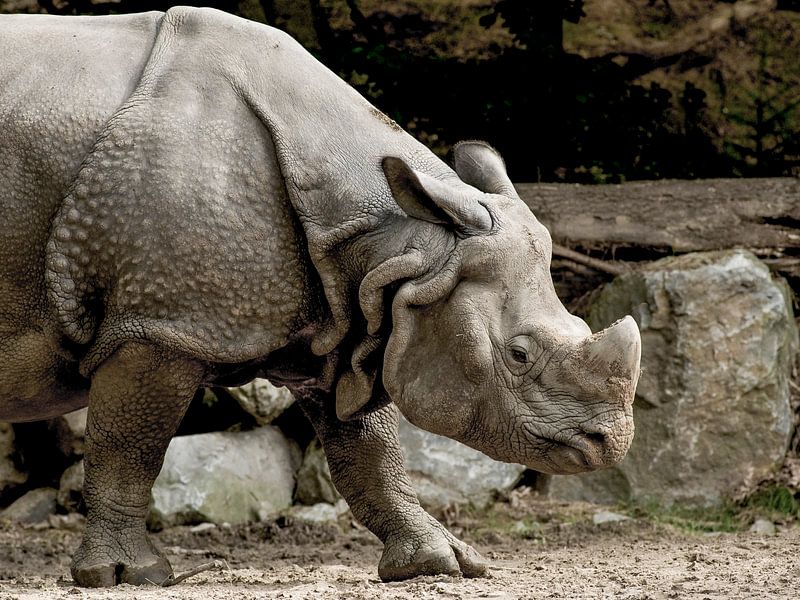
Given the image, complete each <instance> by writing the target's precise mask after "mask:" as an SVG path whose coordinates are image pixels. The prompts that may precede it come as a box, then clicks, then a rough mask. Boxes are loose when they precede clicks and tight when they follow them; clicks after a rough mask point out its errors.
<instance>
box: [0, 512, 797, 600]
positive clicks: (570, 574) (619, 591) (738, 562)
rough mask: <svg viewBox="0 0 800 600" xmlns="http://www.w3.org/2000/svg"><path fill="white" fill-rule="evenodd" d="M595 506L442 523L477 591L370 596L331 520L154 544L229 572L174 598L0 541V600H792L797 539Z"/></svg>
mask: <svg viewBox="0 0 800 600" xmlns="http://www.w3.org/2000/svg"><path fill="white" fill-rule="evenodd" d="M597 510H598V509H597V507H591V506H589V505H585V504H563V503H553V502H543V501H539V500H535V501H527V502H525V503H523V504H522V505H520V504H517V505H515V506H510V505H507V504H506V505H502V506H501V507H500V508H499V509H495V510H494V511H492V512H491V513H490V514H488V515H481V516H475V515H463V514H461V515H449V517H450V518H449V519H447V520H448V521H449V522H450V527H451V529H453V531H454V532H456V533H457V534H459V535H460V536H462V537H463V538H464V539H465V540H467V541H469V542H471V543H473V544H474V545H475V546H476V547H477V548H478V550H480V551H481V552H482V553H483V554H484V555H485V556H486V557H487V558H489V559H490V560H491V561H492V572H491V576H490V577H488V578H484V579H473V580H468V579H459V578H452V577H423V578H417V579H414V580H411V581H407V582H402V583H392V584H383V583H381V582H380V581H379V580H378V578H377V574H376V570H377V569H376V566H377V561H378V559H379V557H380V551H381V546H380V543H379V542H378V541H377V540H376V539H375V538H374V537H373V536H372V535H371V534H370V533H368V532H367V531H365V530H364V529H363V528H361V527H358V526H356V525H354V524H353V523H352V521H349V520H348V519H345V520H343V521H342V523H341V524H340V526H339V527H337V526H334V525H325V526H312V525H307V524H303V523H298V522H292V521H291V520H290V519H279V520H277V521H275V522H272V523H268V524H258V525H250V526H243V527H235V528H230V529H227V528H215V529H212V530H210V531H206V532H202V533H192V532H191V531H190V530H189V528H186V527H181V528H173V529H168V530H165V531H162V532H160V533H158V534H156V539H157V542H158V543H159V544H160V546H161V548H163V549H164V550H165V552H166V554H167V556H168V557H169V559H170V560H171V561H172V564H173V565H174V567H175V570H176V572H181V571H185V570H188V569H190V568H192V567H194V566H196V565H198V564H200V563H205V562H208V561H210V560H213V559H221V560H224V561H226V562H227V564H228V566H229V569H227V570H221V571H213V572H206V573H203V574H200V575H198V576H196V577H194V578H192V579H190V580H188V581H186V582H184V583H182V584H180V585H178V586H175V587H172V588H168V589H160V588H134V587H130V586H120V587H118V588H114V589H110V590H86V589H80V588H76V587H74V585H73V584H72V581H71V578H70V577H69V561H70V554H71V552H72V550H73V549H74V548H75V547H76V546H77V544H78V541H79V536H80V533H79V532H72V531H64V530H59V529H46V530H40V531H37V530H33V529H22V528H20V527H16V526H9V525H5V526H3V527H2V528H0V548H2V552H0V600H16V599H22V598H25V599H28V598H55V599H59V598H61V599H71V598H87V599H95V598H96V599H101V598H102V599H103V600H105V599H109V600H116V599H124V600H130V599H139V598H142V599H147V598H167V599H178V600H204V599H207V598H220V599H223V600H225V599H231V600H233V599H235V600H246V599H250V598H253V599H255V598H292V599H294V598H296V599H301V598H302V599H323V598H324V599H329V598H348V599H351V600H361V599H364V600H366V599H372V598H389V599H412V598H413V599H428V598H628V599H636V598H642V599H644V598H650V599H660V598H710V599H723V598H724V599H730V598H795V597H796V593H797V583H798V581H800V552H798V548H800V528H798V527H796V526H785V527H779V528H778V532H777V534H776V535H774V536H758V535H755V534H751V533H718V532H712V533H710V534H693V533H688V532H685V531H682V530H678V529H676V528H674V527H671V526H668V525H664V524H659V523H654V522H652V521H650V520H648V519H632V520H629V521H623V522H620V523H608V524H605V525H594V524H593V523H592V518H591V517H592V514H593V513H594V512H596V511H597Z"/></svg>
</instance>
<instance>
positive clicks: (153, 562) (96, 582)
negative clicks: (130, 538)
mask: <svg viewBox="0 0 800 600" xmlns="http://www.w3.org/2000/svg"><path fill="white" fill-rule="evenodd" d="M87 546H88V547H87ZM112 548H113V546H111V547H109V546H105V545H103V546H101V545H99V544H97V543H96V542H95V543H94V544H91V546H89V545H87V543H86V540H84V542H83V543H82V544H81V547H80V548H78V551H77V552H76V553H75V557H74V558H73V561H72V568H71V570H72V577H73V578H74V579H75V582H76V583H77V584H78V585H80V586H83V587H111V586H114V585H118V584H120V583H129V584H131V585H144V584H151V585H162V584H163V583H164V582H165V581H167V580H168V579H170V578H171V577H172V567H171V566H170V564H169V561H168V560H167V559H166V558H164V557H163V556H162V555H161V553H160V552H158V550H156V548H155V547H154V546H153V545H152V543H151V542H150V541H149V540H145V541H144V542H143V543H142V544H140V545H139V546H138V547H137V548H135V549H134V551H133V552H130V551H124V550H122V549H121V548H120V549H118V551H113V550H112ZM131 556H135V558H133V559H132V558H131Z"/></svg>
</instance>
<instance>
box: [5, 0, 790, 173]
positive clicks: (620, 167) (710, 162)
mask: <svg viewBox="0 0 800 600" xmlns="http://www.w3.org/2000/svg"><path fill="white" fill-rule="evenodd" d="M176 4H183V3H182V2H170V1H163V0H116V1H115V0H111V1H104V0H39V1H38V2H34V1H31V0H0V10H1V11H5V12H16V11H28V12H49V13H57V14H104V13H122V12H133V11H142V10H166V9H167V8H169V7H170V6H173V5H176ZM196 4H199V5H205V6H213V7H216V8H220V9H222V10H226V11H229V12H233V13H237V14H240V15H242V16H245V17H247V18H251V19H255V20H259V21H263V22H266V23H269V24H272V25H275V26H278V27H281V28H283V29H286V30H288V31H289V32H290V33H292V34H293V35H294V36H295V37H297V38H298V39H299V40H300V41H301V42H302V43H303V44H304V45H306V47H308V48H309V49H310V50H311V51H312V52H314V53H315V54H316V55H317V57H318V58H319V59H320V60H322V62H324V63H325V64H326V65H328V66H329V67H330V68H331V69H333V70H335V71H336V72H338V73H339V74H340V75H341V76H342V77H344V78H345V79H346V80H348V81H349V82H350V83H351V84H353V85H354V86H355V87H356V88H358V89H359V90H360V91H361V92H362V93H363V94H364V95H366V96H367V97H369V99H370V100H371V101H372V102H373V103H374V104H376V105H377V106H378V107H379V108H381V109H382V110H383V111H384V112H386V113H388V114H389V115H390V116H391V117H392V118H394V119H395V120H396V121H397V122H398V123H400V124H402V125H403V126H404V127H405V128H406V129H408V130H409V131H410V132H411V133H413V134H414V135H416V136H417V137H419V138H420V139H421V140H422V141H423V142H425V143H426V144H428V145H429V146H431V147H432V148H433V149H434V150H435V151H436V152H438V153H440V154H446V152H447V150H448V149H449V147H450V146H451V145H452V144H453V143H454V142H456V141H458V140H459V139H465V138H481V139H485V140H488V141H490V142H491V143H493V144H494V145H495V146H497V147H498V148H499V149H500V150H501V151H502V153H503V154H504V156H505V157H506V160H507V162H508V163H509V168H510V170H511V172H512V175H513V177H514V179H515V180H517V181H578V182H616V181H623V180H631V179H653V178H662V177H670V178H695V177H726V176H781V175H796V174H798V172H800V136H798V133H800V109H798V106H800V13H798V11H800V3H798V2H797V1H795V0H764V1H757V0H743V1H740V2H731V1H727V2H714V1H709V0H705V1H701V0H605V1H603V0H594V1H591V0H585V1H584V0H547V1H529V0H494V1H488V0H462V1H457V0H416V1H412V0H407V1H401V0H392V1H388V2H376V1H374V0H294V1H292V0H260V1H259V0H244V1H235V0H216V1H206V2H196Z"/></svg>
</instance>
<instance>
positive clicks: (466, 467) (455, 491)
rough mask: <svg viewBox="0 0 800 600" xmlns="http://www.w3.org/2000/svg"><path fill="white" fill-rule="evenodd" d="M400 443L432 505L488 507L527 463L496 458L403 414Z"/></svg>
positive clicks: (413, 475) (415, 479) (414, 479)
mask: <svg viewBox="0 0 800 600" xmlns="http://www.w3.org/2000/svg"><path fill="white" fill-rule="evenodd" d="M400 443H401V445H402V446H403V451H404V453H405V458H406V470H407V471H408V474H409V475H410V476H411V480H412V482H413V483H414V487H415V488H416V490H417V495H418V496H419V499H420V501H421V502H422V503H423V504H424V505H425V506H428V507H430V508H434V509H442V508H445V507H447V506H449V505H452V504H472V505H473V506H476V507H478V508H484V507H486V506H487V505H488V504H489V503H490V502H491V501H492V500H493V499H494V497H495V495H497V494H498V493H505V492H508V491H510V490H511V489H512V488H513V487H514V486H515V485H516V483H517V482H518V481H519V479H520V477H521V476H522V473H523V471H524V470H525V467H523V466H522V465H515V464H508V463H501V462H497V461H496V460H492V459H491V458H489V457H488V456H486V455H485V454H482V453H481V452H478V451H477V450H473V449H472V448H469V447H467V446H464V445H463V444H460V443H459V442H456V441H454V440H451V439H448V438H445V437H442V436H439V435H436V434H433V433H429V432H427V431H423V430H422V429H419V428H417V427H414V426H413V425H412V424H411V423H409V422H408V421H406V420H405V419H404V418H403V417H400Z"/></svg>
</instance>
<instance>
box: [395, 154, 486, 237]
mask: <svg viewBox="0 0 800 600" xmlns="http://www.w3.org/2000/svg"><path fill="white" fill-rule="evenodd" d="M382 165H383V173H384V174H385V175H386V180H387V181H388V182H389V188H390V189H391V190H392V195H393V196H394V199H395V202H397V204H398V205H399V206H400V208H402V209H403V210H404V211H405V213H406V214H407V215H408V216H410V217H414V218H415V219H421V220H423V221H428V222H429V223H437V224H439V225H444V226H445V227H453V228H455V229H458V230H461V231H467V232H468V231H470V230H472V231H488V230H490V229H491V227H492V218H491V217H490V216H489V212H488V211H487V210H486V208H485V207H484V206H482V205H481V204H480V203H479V202H478V201H477V200H476V199H475V198H470V197H469V196H468V194H466V193H465V192H464V191H463V190H459V189H457V188H454V187H452V186H450V185H448V184H447V183H444V182H442V181H439V180H438V179H434V178H433V177H431V176H429V175H426V174H425V173H422V172H420V171H416V170H414V169H412V168H411V167H410V166H408V165H407V164H406V162H405V161H404V160H403V159H401V158H395V157H393V156H387V157H386V158H384V159H383V163H382Z"/></svg>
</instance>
